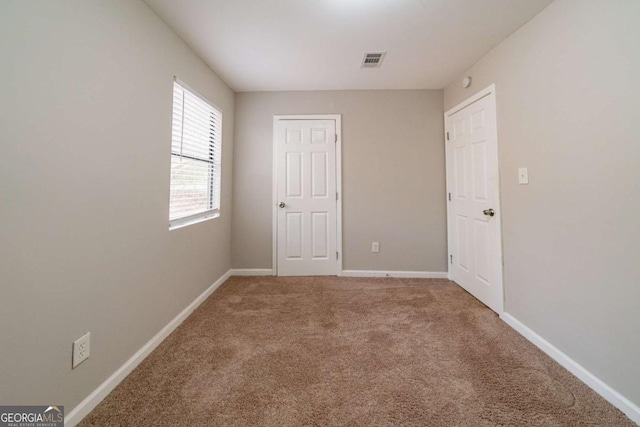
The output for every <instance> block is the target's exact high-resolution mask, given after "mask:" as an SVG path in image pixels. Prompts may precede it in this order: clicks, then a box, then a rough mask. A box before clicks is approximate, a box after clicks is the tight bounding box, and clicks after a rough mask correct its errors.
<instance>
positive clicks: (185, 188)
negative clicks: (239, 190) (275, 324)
mask: <svg viewBox="0 0 640 427" xmlns="http://www.w3.org/2000/svg"><path fill="white" fill-rule="evenodd" d="M221 151H222V112H221V111H219V110H218V109H217V108H215V107H214V106H212V105H211V104H210V103H209V102H208V101H206V100H205V99H204V98H203V97H201V96H199V95H197V94H196V93H195V92H193V91H192V90H191V89H189V88H188V87H187V86H186V85H184V84H183V83H182V82H180V81H178V80H176V81H174V83H173V124H172V134H171V185H170V194H169V228H174V227H178V226H182V225H186V224H190V223H192V222H198V221H200V220H203V219H206V218H210V217H215V216H218V215H219V212H220V165H221Z"/></svg>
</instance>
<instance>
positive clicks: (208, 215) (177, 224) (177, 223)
mask: <svg viewBox="0 0 640 427" xmlns="http://www.w3.org/2000/svg"><path fill="white" fill-rule="evenodd" d="M219 216H220V212H219V211H217V210H216V211H208V212H203V213H201V214H198V215H194V216H191V217H186V218H178V219H174V220H173V221H169V231H171V230H177V229H179V228H183V227H187V226H189V225H193V224H197V223H199V222H204V221H208V220H210V219H215V218H218V217H219Z"/></svg>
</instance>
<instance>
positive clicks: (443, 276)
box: [342, 270, 449, 279]
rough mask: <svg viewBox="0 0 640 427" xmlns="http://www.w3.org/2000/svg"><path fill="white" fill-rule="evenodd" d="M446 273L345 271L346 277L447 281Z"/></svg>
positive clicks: (343, 272)
mask: <svg viewBox="0 0 640 427" xmlns="http://www.w3.org/2000/svg"><path fill="white" fill-rule="evenodd" d="M448 274H449V273H447V272H446V271H444V272H443V271H380V270H343V271H342V275H343V276H345V277H397V278H405V279H409V278H413V279H446V278H447V275H448Z"/></svg>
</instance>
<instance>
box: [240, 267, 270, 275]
mask: <svg viewBox="0 0 640 427" xmlns="http://www.w3.org/2000/svg"><path fill="white" fill-rule="evenodd" d="M230 272H231V275H232V276H273V270H272V269H270V268H233V269H231V270H230Z"/></svg>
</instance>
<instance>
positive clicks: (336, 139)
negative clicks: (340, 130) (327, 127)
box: [333, 133, 338, 144]
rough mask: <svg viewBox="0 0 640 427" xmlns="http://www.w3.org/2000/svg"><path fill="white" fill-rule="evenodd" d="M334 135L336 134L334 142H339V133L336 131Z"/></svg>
mask: <svg viewBox="0 0 640 427" xmlns="http://www.w3.org/2000/svg"><path fill="white" fill-rule="evenodd" d="M334 136H335V141H333V142H335V143H336V144H337V143H338V134H337V133H336V134H334Z"/></svg>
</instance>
